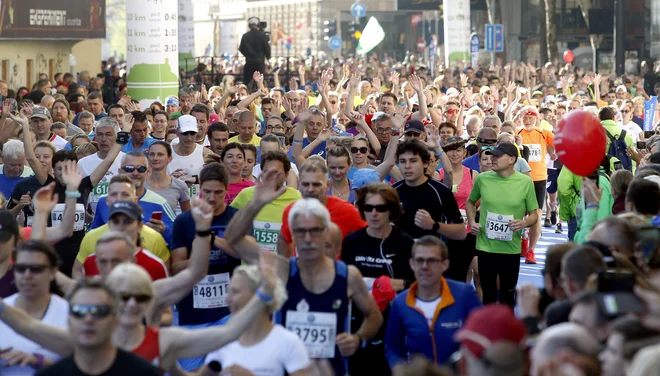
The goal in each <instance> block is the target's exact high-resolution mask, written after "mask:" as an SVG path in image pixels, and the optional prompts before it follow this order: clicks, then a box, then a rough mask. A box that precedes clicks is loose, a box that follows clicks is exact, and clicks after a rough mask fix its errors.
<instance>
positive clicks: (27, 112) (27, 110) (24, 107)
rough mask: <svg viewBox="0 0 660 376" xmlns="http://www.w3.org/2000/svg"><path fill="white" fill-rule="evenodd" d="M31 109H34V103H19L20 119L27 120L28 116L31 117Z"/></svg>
mask: <svg viewBox="0 0 660 376" xmlns="http://www.w3.org/2000/svg"><path fill="white" fill-rule="evenodd" d="M33 108H34V103H28V102H23V103H21V117H24V118H26V119H29V118H30V116H32V109H33ZM12 120H13V118H12Z"/></svg>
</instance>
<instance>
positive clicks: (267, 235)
mask: <svg viewBox="0 0 660 376" xmlns="http://www.w3.org/2000/svg"><path fill="white" fill-rule="evenodd" d="M252 225H253V226H254V238H255V240H256V241H257V244H259V247H261V249H265V250H269V251H273V252H275V251H276V250H277V238H278V237H279V234H280V228H281V227H282V224H281V223H272V222H262V221H253V223H252Z"/></svg>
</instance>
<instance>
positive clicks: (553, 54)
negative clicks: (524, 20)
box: [543, 0, 557, 61]
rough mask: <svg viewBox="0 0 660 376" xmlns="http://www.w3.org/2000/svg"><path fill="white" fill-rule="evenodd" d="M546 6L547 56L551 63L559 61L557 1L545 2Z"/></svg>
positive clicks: (548, 0)
mask: <svg viewBox="0 0 660 376" xmlns="http://www.w3.org/2000/svg"><path fill="white" fill-rule="evenodd" d="M543 4H544V6H545V29H546V34H545V35H546V45H545V47H546V48H547V56H548V60H549V61H555V59H557V24H556V23H555V20H556V19H557V17H556V14H557V10H556V9H557V0H543Z"/></svg>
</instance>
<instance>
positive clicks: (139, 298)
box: [119, 293, 151, 303]
mask: <svg viewBox="0 0 660 376" xmlns="http://www.w3.org/2000/svg"><path fill="white" fill-rule="evenodd" d="M131 298H133V299H135V301H136V302H137V303H147V302H149V301H150V300H151V295H146V294H130V293H120V294H119V299H121V301H122V302H124V303H127V302H128V301H129V300H131Z"/></svg>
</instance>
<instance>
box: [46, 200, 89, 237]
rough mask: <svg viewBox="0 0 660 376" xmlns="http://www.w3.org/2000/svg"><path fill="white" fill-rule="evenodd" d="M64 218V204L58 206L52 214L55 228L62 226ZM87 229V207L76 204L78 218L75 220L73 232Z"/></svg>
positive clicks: (51, 218) (51, 217)
mask: <svg viewBox="0 0 660 376" xmlns="http://www.w3.org/2000/svg"><path fill="white" fill-rule="evenodd" d="M62 217H64V204H57V205H55V207H54V208H53V211H52V212H51V213H50V220H51V222H52V226H53V227H60V226H61V225H62ZM84 229H85V205H83V204H76V216H75V218H74V220H73V231H82V230H84Z"/></svg>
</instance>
